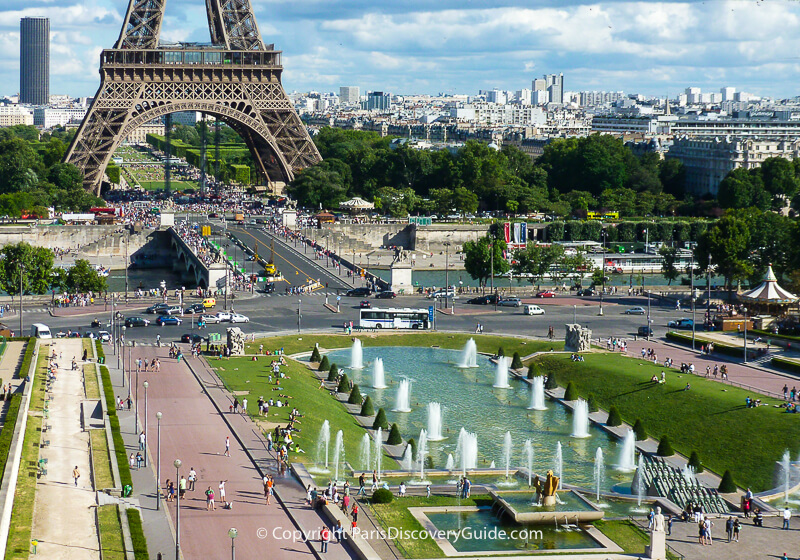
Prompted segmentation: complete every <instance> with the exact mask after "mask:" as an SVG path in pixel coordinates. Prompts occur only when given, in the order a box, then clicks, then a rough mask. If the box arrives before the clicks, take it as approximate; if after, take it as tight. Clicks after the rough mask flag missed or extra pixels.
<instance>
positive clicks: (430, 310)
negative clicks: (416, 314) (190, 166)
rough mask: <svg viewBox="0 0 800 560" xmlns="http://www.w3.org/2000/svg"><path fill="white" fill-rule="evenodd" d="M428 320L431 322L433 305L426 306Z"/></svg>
mask: <svg viewBox="0 0 800 560" xmlns="http://www.w3.org/2000/svg"><path fill="white" fill-rule="evenodd" d="M428 322H430V323H433V306H432V305H429V306H428Z"/></svg>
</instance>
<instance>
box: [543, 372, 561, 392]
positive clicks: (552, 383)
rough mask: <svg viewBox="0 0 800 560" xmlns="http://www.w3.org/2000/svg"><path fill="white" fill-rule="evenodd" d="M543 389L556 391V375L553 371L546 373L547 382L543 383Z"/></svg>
mask: <svg viewBox="0 0 800 560" xmlns="http://www.w3.org/2000/svg"><path fill="white" fill-rule="evenodd" d="M544 388H545V389H550V390H551V391H552V390H553V389H558V381H556V374H555V372H554V371H550V372H548V373H547V381H545V382H544Z"/></svg>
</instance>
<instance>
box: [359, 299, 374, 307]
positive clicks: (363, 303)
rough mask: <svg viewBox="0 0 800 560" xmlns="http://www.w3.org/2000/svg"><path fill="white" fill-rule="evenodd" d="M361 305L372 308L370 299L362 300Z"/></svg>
mask: <svg viewBox="0 0 800 560" xmlns="http://www.w3.org/2000/svg"><path fill="white" fill-rule="evenodd" d="M359 306H360V307H361V309H372V304H371V303H370V302H369V300H368V299H364V300H361V303H360V304H359Z"/></svg>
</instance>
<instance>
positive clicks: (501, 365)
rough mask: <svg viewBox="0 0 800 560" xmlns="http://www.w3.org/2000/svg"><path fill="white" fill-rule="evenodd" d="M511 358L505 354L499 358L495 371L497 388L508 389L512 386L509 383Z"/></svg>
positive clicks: (495, 385)
mask: <svg viewBox="0 0 800 560" xmlns="http://www.w3.org/2000/svg"><path fill="white" fill-rule="evenodd" d="M510 362H511V360H509V359H508V358H507V357H505V356H500V357H499V358H497V368H496V369H495V373H494V385H492V387H495V388H496V389H507V388H508V387H510V385H509V384H508V366H509V364H510Z"/></svg>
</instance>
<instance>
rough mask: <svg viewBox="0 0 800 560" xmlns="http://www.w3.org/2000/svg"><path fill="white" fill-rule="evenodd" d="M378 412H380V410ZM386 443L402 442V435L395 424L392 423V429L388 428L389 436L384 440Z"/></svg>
mask: <svg viewBox="0 0 800 560" xmlns="http://www.w3.org/2000/svg"><path fill="white" fill-rule="evenodd" d="M381 410H383V409H381ZM378 414H380V412H379V413H378ZM386 443H387V445H400V444H401V443H403V436H401V435H400V428H398V427H397V424H392V429H391V430H389V438H388V439H387V440H386Z"/></svg>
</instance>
